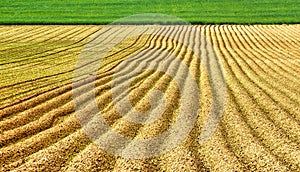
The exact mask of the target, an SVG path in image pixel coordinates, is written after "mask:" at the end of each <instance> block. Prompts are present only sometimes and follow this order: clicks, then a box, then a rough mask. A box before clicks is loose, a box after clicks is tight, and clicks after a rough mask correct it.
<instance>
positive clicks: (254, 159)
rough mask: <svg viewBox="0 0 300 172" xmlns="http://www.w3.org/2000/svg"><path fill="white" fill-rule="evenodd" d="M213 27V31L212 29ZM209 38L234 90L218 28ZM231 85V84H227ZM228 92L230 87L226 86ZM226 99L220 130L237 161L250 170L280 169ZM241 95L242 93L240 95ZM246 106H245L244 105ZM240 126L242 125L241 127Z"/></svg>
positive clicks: (236, 109) (278, 163)
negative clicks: (226, 103) (226, 104)
mask: <svg viewBox="0 0 300 172" xmlns="http://www.w3.org/2000/svg"><path fill="white" fill-rule="evenodd" d="M213 29H215V31H214V30H213ZM211 32H212V35H211V38H212V42H213V45H215V46H217V47H216V50H217V54H218V56H219V57H220V58H221V59H222V61H223V62H224V69H225V77H226V81H227V84H228V85H229V84H235V87H234V88H233V89H234V90H236V89H237V86H239V85H238V84H237V83H236V82H237V81H236V79H235V78H234V77H233V74H232V71H231V70H230V67H229V66H228V64H227V61H228V59H225V58H226V57H227V58H230V57H231V55H230V54H229V52H228V51H227V50H225V43H224V40H223V37H222V36H221V34H220V28H219V27H215V28H211ZM229 86H231V85H229ZM228 89H229V92H231V91H230V87H229V88H228ZM230 94H231V93H229V97H228V99H227V102H228V103H229V104H228V106H226V107H227V108H226V109H225V112H224V114H223V118H222V123H221V126H222V131H223V132H224V135H225V138H226V141H227V142H228V143H227V144H228V147H230V149H231V150H232V152H233V153H234V154H235V155H236V156H237V158H238V159H239V161H241V162H243V164H244V166H245V167H247V168H248V169H249V168H250V169H252V170H262V169H264V168H265V169H269V170H271V169H272V168H275V169H281V168H284V167H282V164H283V163H281V162H280V161H279V160H278V159H277V158H276V155H274V154H273V153H272V152H271V151H269V150H268V149H266V148H265V147H264V145H262V144H261V141H260V140H259V139H258V138H256V136H255V135H254V134H253V131H252V128H253V127H252V126H251V125H250V124H248V121H247V120H246V119H245V118H243V115H244V114H242V113H241V111H239V109H238V107H236V106H237V105H235V103H233V99H232V96H230ZM240 96H242V95H240ZM245 108H246V107H245ZM241 126H242V127H241Z"/></svg>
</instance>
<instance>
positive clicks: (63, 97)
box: [1, 76, 107, 128]
mask: <svg viewBox="0 0 300 172" xmlns="http://www.w3.org/2000/svg"><path fill="white" fill-rule="evenodd" d="M101 80H104V81H105V80H107V79H106V77H104V78H103V76H102V77H101ZM95 84H96V85H102V84H101V82H100V83H99V81H98V80H97V82H96V83H95ZM101 89H102V88H101ZM67 91H68V92H65V93H64V94H63V95H61V96H58V97H55V98H56V99H55V100H49V101H46V102H44V105H45V106H44V105H43V104H40V105H38V106H36V107H31V109H29V110H27V111H23V112H22V114H23V115H21V116H17V118H15V119H14V118H13V120H12V119H10V120H9V121H4V122H2V123H1V124H3V125H2V126H5V125H8V124H7V123H10V122H14V121H15V122H16V121H19V120H18V119H19V118H23V119H24V120H23V121H22V123H26V122H25V121H26V114H27V115H28V114H30V115H31V116H35V117H38V116H36V115H38V114H36V113H41V110H42V109H46V110H49V108H50V107H51V106H53V104H54V105H55V106H59V105H61V104H63V103H64V101H63V100H69V99H70V98H71V93H70V91H69V90H67ZM60 94H61V93H60ZM60 97H61V98H60ZM48 105H50V106H48ZM50 109H51V108H50ZM6 112H9V113H11V114H12V113H13V112H12V109H8V110H7V111H6ZM34 112H35V113H34ZM14 113H16V111H14ZM3 114H4V115H2V117H3V116H8V115H9V114H7V113H6V114H5V111H4V113H3ZM24 115H25V116H24ZM31 119H32V118H31ZM5 122H7V123H5ZM14 127H16V126H15V125H14ZM4 128H5V127H4Z"/></svg>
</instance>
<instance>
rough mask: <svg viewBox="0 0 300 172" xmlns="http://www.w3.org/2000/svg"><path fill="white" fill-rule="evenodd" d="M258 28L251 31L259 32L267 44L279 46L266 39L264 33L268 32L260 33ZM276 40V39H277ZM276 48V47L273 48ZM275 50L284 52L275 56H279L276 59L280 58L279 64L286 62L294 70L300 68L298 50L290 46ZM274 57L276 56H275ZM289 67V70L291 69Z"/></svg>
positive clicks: (261, 38)
mask: <svg viewBox="0 0 300 172" xmlns="http://www.w3.org/2000/svg"><path fill="white" fill-rule="evenodd" d="M257 30H258V29H255V28H254V29H252V30H250V31H252V32H259V33H258V36H259V37H260V40H262V41H264V42H265V43H266V45H269V46H270V47H274V46H277V44H275V45H273V44H274V43H272V42H271V41H272V40H271V41H270V40H268V39H266V38H265V36H263V35H264V34H268V33H260V32H261V31H259V30H258V31H257ZM275 41H276V40H275ZM273 49H274V48H273ZM274 51H278V52H280V54H284V55H282V56H278V57H277V56H275V57H277V58H276V59H278V60H280V62H279V63H278V65H280V64H281V63H284V64H286V65H289V66H290V67H289V68H292V69H293V70H294V71H297V70H298V69H299V64H297V59H298V57H299V54H298V55H297V50H293V49H290V48H289V47H287V48H285V49H283V50H280V49H278V48H277V49H275V50H274ZM295 53H296V54H295ZM275 57H274V58H275ZM289 68H287V70H288V69H289ZM281 70H284V71H285V70H286V69H285V68H282V69H281Z"/></svg>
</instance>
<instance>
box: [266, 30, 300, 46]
mask: <svg viewBox="0 0 300 172" xmlns="http://www.w3.org/2000/svg"><path fill="white" fill-rule="evenodd" d="M291 26H292V27H291ZM297 26H298V29H295V28H297ZM268 29H270V30H271V31H272V33H276V35H278V36H279V37H280V38H281V39H283V40H284V41H286V42H287V43H289V44H290V46H292V47H295V48H296V49H297V46H300V43H299V40H297V39H295V36H297V35H299V34H300V33H299V24H296V25H289V26H280V25H270V26H269V27H268ZM296 38H297V37H296Z"/></svg>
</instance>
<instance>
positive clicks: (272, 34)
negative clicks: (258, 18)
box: [257, 25, 299, 54]
mask: <svg viewBox="0 0 300 172" xmlns="http://www.w3.org/2000/svg"><path fill="white" fill-rule="evenodd" d="M257 27H258V28H260V29H259V31H260V32H261V33H266V34H268V36H269V39H270V40H273V39H277V40H278V43H279V44H278V45H280V46H281V48H290V49H294V50H297V49H298V48H297V47H298V46H299V42H298V41H296V40H295V38H294V37H289V35H287V32H285V31H282V32H279V31H278V29H276V28H274V27H272V26H271V27H270V26H268V25H258V26H257ZM266 31H268V33H267V32H266ZM287 40H290V41H292V42H293V44H290V43H289V42H290V41H287ZM297 44H298V45H297ZM295 53H297V54H299V53H298V52H295Z"/></svg>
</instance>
